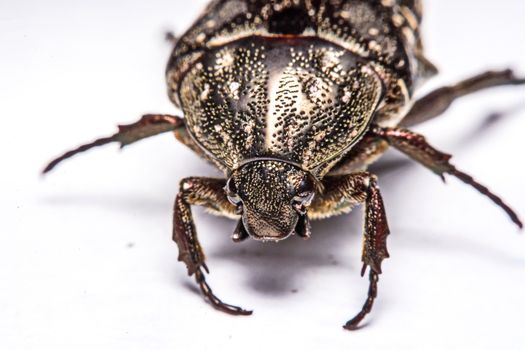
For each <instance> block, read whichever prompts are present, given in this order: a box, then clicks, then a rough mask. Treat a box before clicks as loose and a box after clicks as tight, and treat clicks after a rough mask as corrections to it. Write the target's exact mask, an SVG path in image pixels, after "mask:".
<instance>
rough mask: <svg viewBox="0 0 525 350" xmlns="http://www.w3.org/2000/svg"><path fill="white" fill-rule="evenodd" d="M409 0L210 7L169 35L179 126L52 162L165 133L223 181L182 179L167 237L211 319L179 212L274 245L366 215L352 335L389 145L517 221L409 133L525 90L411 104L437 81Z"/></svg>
mask: <svg viewBox="0 0 525 350" xmlns="http://www.w3.org/2000/svg"><path fill="white" fill-rule="evenodd" d="M421 16H422V9H421V2H420V1H419V0H272V1H265V0H215V1H212V2H211V3H210V4H209V5H208V7H207V8H206V10H205V11H204V13H203V14H202V15H201V16H200V17H199V18H198V19H197V21H196V22H195V23H194V24H193V25H192V26H191V27H190V28H189V29H188V30H187V32H186V33H185V34H184V35H182V36H181V37H180V38H178V39H177V38H175V37H172V41H173V42H174V49H173V52H172V54H171V57H170V60H169V63H168V66H167V71H166V78H167V84H168V94H169V98H170V99H171V101H172V102H173V103H174V104H175V106H176V107H178V108H180V109H181V110H182V111H183V114H184V119H183V118H180V117H177V116H171V115H161V114H159V115H145V116H143V117H142V119H140V120H139V121H138V122H136V123H134V124H130V125H123V126H119V130H118V132H117V133H116V134H114V135H112V136H109V137H105V138H101V139H98V140H96V141H94V142H92V143H88V144H85V145H82V146H80V147H78V148H77V149H74V150H72V151H69V152H67V153H65V154H64V155H62V156H60V157H58V158H57V159H55V160H53V161H52V162H51V163H49V165H48V166H47V167H46V168H45V169H44V173H46V172H48V171H50V170H51V169H53V168H54V167H55V166H56V165H57V164H58V163H60V162H61V161H63V160H64V159H66V158H69V157H71V156H73V155H75V154H77V153H80V152H84V151H86V150H88V149H90V148H92V147H95V146H101V145H104V144H107V143H111V142H119V143H120V145H121V146H122V147H124V146H126V145H129V144H131V143H134V142H136V141H139V140H141V139H144V138H147V137H150V136H154V135H157V134H160V133H164V132H173V133H174V134H175V136H176V138H177V139H178V140H179V141H180V142H182V143H183V144H184V145H186V146H188V147H189V148H190V149H192V150H193V151H195V153H197V154H198V155H199V156H201V157H204V158H206V159H207V160H208V161H210V162H211V163H213V164H214V165H215V166H216V167H218V168H219V169H220V170H222V171H223V172H224V174H225V179H216V178H205V177H191V178H186V179H184V180H182V181H181V184H180V192H179V194H178V195H177V197H176V199H175V209H174V219H173V221H174V224H173V239H174V241H175V242H176V243H177V245H178V249H179V260H181V261H183V262H184V263H185V264H186V266H187V268H188V273H189V275H193V276H195V279H196V281H197V283H198V285H199V286H200V289H201V291H202V293H203V295H204V296H205V298H206V299H207V300H208V301H209V302H210V303H211V304H212V305H213V306H214V307H215V308H217V309H219V310H221V311H224V312H227V313H230V314H234V315H249V314H251V311H247V310H245V309H242V308H240V307H237V306H233V305H229V304H226V303H223V302H222V301H221V300H220V299H219V298H217V297H216V296H215V294H214V293H213V292H212V290H211V288H210V287H209V285H208V284H207V282H206V279H205V272H209V270H208V267H207V266H206V263H205V259H204V253H203V250H202V248H201V246H200V244H199V241H198V237H197V232H196V229H195V225H194V223H193V219H192V213H191V206H192V205H201V206H205V207H207V208H208V209H211V210H212V211H214V212H217V213H220V214H222V215H225V216H229V217H232V218H235V219H237V220H238V225H237V226H236V229H235V231H234V233H233V236H232V238H233V240H234V241H235V242H240V241H242V240H244V239H246V238H248V237H251V238H254V239H256V240H260V241H272V242H277V241H280V240H282V239H285V238H287V237H288V236H290V235H292V234H296V235H298V236H300V237H303V238H308V237H309V236H310V235H311V229H310V220H311V219H320V218H324V217H329V216H333V215H337V214H341V213H347V212H349V211H350V210H351V209H352V207H353V206H355V205H358V204H363V205H364V207H365V209H364V210H365V225H364V242H363V250H362V262H363V267H362V270H361V274H362V275H364V274H365V273H366V272H367V270H368V275H369V280H370V284H369V290H368V296H367V298H366V301H365V303H364V305H363V307H362V310H361V311H360V312H359V313H358V314H357V315H356V316H355V317H354V318H352V319H351V320H350V321H348V322H347V323H346V324H345V326H344V327H345V328H346V329H350V330H351V329H356V328H357V327H358V325H359V323H360V322H361V321H362V319H363V318H364V317H365V315H366V314H367V313H369V312H370V310H371V308H372V305H373V303H374V299H375V297H376V295H377V283H378V279H379V275H380V274H381V263H382V261H383V260H384V259H385V258H387V257H388V256H389V255H388V251H387V247H386V238H387V236H388V234H389V229H388V224H387V218H386V215H385V209H384V205H383V200H382V198H381V193H380V190H379V187H378V184H377V178H376V176H374V175H373V174H371V173H369V172H367V171H366V169H367V166H368V165H369V164H371V163H372V162H374V161H375V160H377V159H378V158H379V157H380V156H381V155H382V154H383V153H384V152H385V151H386V149H387V148H389V147H394V148H396V149H398V150H399V151H401V152H403V153H404V154H406V155H407V156H409V157H410V158H412V159H414V160H415V161H417V162H418V163H420V164H422V165H424V166H425V167H427V168H429V169H430V170H432V171H433V172H434V173H436V174H437V175H439V176H441V177H442V178H443V177H444V176H445V175H450V176H454V177H456V178H458V179H459V180H461V181H463V182H464V183H466V184H468V185H471V186H472V187H474V188H475V189H476V190H478V191H479V192H480V193H482V194H483V195H485V196H487V197H488V198H489V199H491V200H492V201H493V202H494V203H495V204H497V205H498V206H499V207H501V208H502V209H503V210H504V211H505V212H506V213H507V214H508V216H509V217H510V219H511V220H512V221H513V222H514V223H515V224H516V225H518V226H519V227H520V228H521V227H522V223H521V221H520V219H519V218H518V216H517V215H516V213H515V212H514V211H513V210H512V209H511V208H510V207H509V206H507V205H506V204H505V203H504V202H503V201H502V200H501V199H500V198H499V197H498V196H496V195H495V194H493V193H492V192H491V191H490V190H489V189H488V188H487V187H485V186H483V185H481V184H479V183H478V182H476V181H475V180H474V179H473V178H472V177H471V176H470V175H468V174H466V173H464V172H462V171H461V170H459V169H458V168H456V167H455V166H454V165H453V164H452V163H451V162H450V158H451V156H450V155H448V154H446V153H443V152H441V151H439V150H437V149H435V148H434V147H433V146H431V145H430V144H428V143H427V141H426V140H425V138H424V137H423V136H421V135H419V134H417V133H415V132H412V131H410V130H409V129H408V128H409V127H410V126H413V125H415V124H418V123H421V122H424V121H427V120H429V119H432V118H434V117H437V116H439V115H440V114H442V113H443V112H444V111H445V110H446V109H447V108H448V107H449V106H450V105H451V104H452V103H453V102H454V101H455V100H456V99H457V98H459V97H461V96H464V95H467V94H471V93H474V92H476V91H479V90H482V89H486V88H490V87H494V86H501V85H517V84H523V83H525V79H518V78H516V77H515V76H514V74H513V73H512V71H510V70H503V71H489V72H485V73H483V74H480V75H477V76H475V77H472V78H470V79H467V80H464V81H461V82H459V83H457V84H455V85H451V86H446V87H443V88H440V89H437V90H435V91H433V92H431V93H429V94H428V95H426V96H424V97H423V98H421V99H419V100H417V101H415V100H414V98H413V96H414V92H415V91H416V89H417V87H418V86H420V85H421V83H423V82H424V81H425V80H427V79H428V78H430V77H432V76H433V75H435V74H436V73H437V69H436V68H435V67H434V65H433V64H432V63H431V62H430V61H429V60H428V59H426V58H425V56H424V53H423V45H422V41H421V37H420V23H421Z"/></svg>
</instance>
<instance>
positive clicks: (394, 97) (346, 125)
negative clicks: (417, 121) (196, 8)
mask: <svg viewBox="0 0 525 350" xmlns="http://www.w3.org/2000/svg"><path fill="white" fill-rule="evenodd" d="M420 10H421V9H420V5H419V2H418V1H393V0H391V1H388V0H383V1H357V0H354V1H341V0H326V1H313V0H312V1H308V0H304V1H297V0H296V1H248V0H246V1H239V0H219V1H214V2H212V3H211V4H210V5H209V6H208V8H207V9H206V11H205V12H204V14H203V15H202V16H201V17H200V18H199V19H198V20H197V21H196V23H195V24H194V25H193V26H192V27H191V28H190V29H189V30H188V32H186V33H185V34H184V35H183V36H182V37H181V38H180V40H179V42H178V43H177V45H176V47H175V49H174V51H173V54H172V56H171V59H170V62H169V64H168V69H167V79H168V87H169V95H170V98H171V99H172V101H173V102H174V103H175V104H176V105H177V106H179V107H181V108H182V109H183V111H184V115H185V118H186V123H187V128H188V131H189V133H190V135H191V136H192V137H193V139H194V141H195V142H196V143H197V144H198V145H199V146H200V147H201V148H202V149H203V150H204V151H205V152H206V153H207V154H208V155H209V156H210V158H211V159H212V160H214V161H215V162H216V164H217V165H219V166H220V167H221V168H223V169H224V170H231V169H235V168H237V167H239V166H240V165H241V164H242V163H243V162H245V161H246V160H249V159H254V158H261V157H272V158H278V159H283V160H286V161H289V162H293V163H296V164H298V166H300V167H301V168H303V169H305V170H308V171H310V172H312V173H318V172H320V171H321V170H320V169H326V164H335V163H336V162H337V160H338V159H340V158H341V157H342V156H343V155H344V154H345V153H347V152H348V151H349V150H350V149H351V148H352V146H353V145H355V144H356V143H357V142H358V141H359V139H360V137H361V136H362V135H363V134H364V132H366V130H367V127H368V126H369V124H370V123H371V121H372V120H375V122H376V123H379V124H381V125H395V124H397V123H398V122H399V120H400V119H401V118H402V117H403V115H404V113H405V112H406V110H407V108H408V107H409V102H410V98H411V94H412V91H413V89H414V88H415V85H416V84H418V83H419V82H420V81H422V80H423V78H425V77H426V76H427V75H429V73H432V72H433V67H432V66H431V65H430V64H429V63H428V61H426V60H425V59H424V57H423V56H422V54H421V42H420V40H419V31H418V25H419V22H420V19H421V18H420V13H421V12H420ZM323 171H324V170H323Z"/></svg>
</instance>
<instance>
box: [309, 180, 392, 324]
mask: <svg viewBox="0 0 525 350" xmlns="http://www.w3.org/2000/svg"><path fill="white" fill-rule="evenodd" d="M324 185H325V192H324V193H323V194H322V195H321V196H320V198H318V199H316V200H314V203H312V208H311V209H312V210H317V211H318V212H320V211H323V210H324V211H325V214H327V213H328V212H330V211H332V210H334V209H336V208H337V205H339V203H341V201H342V200H343V201H344V200H346V201H348V202H350V203H365V213H366V215H365V230H364V231H365V232H364V241H363V252H362V257H361V260H362V261H363V268H362V269H361V275H362V276H364V274H365V272H366V269H367V268H368V267H369V268H370V272H369V278H370V287H369V289H368V297H367V299H366V302H365V304H364V305H363V307H362V309H361V311H360V312H359V313H358V314H357V315H356V316H355V317H354V318H352V319H351V320H350V321H348V322H347V323H346V324H345V326H344V328H346V329H348V330H355V329H357V328H358V326H359V323H360V322H361V321H362V320H363V319H364V317H365V316H366V315H367V314H368V313H369V312H370V311H371V310H372V306H373V304H374V299H375V298H376V296H377V282H378V280H379V274H380V273H381V263H382V261H383V260H384V259H385V258H388V256H389V255H388V251H387V248H386V238H387V236H388V234H389V233H390V230H389V229H388V223H387V220H386V214H385V208H384V204H383V199H382V198H381V193H380V192H379V187H378V186H377V179H376V177H375V176H374V175H371V174H369V173H365V172H363V173H354V174H349V175H344V176H333V177H332V176H329V177H326V178H325V181H324ZM309 211H310V209H309Z"/></svg>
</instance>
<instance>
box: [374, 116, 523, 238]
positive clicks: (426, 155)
mask: <svg viewBox="0 0 525 350" xmlns="http://www.w3.org/2000/svg"><path fill="white" fill-rule="evenodd" d="M371 130H372V132H373V133H374V134H376V135H377V136H379V137H381V138H383V139H385V140H386V141H387V142H388V143H389V144H390V145H392V146H393V147H395V148H397V149H398V150H400V151H401V152H403V153H405V154H406V155H408V156H409V157H410V158H412V159H414V160H416V161H417V162H419V163H421V164H422V165H424V166H425V167H427V168H429V169H430V170H432V171H433V172H434V173H436V174H437V175H439V176H440V177H441V178H442V179H443V180H444V179H445V177H444V175H445V174H450V175H452V176H455V177H457V178H458V179H459V180H461V181H463V182H464V183H466V184H468V185H471V186H472V187H474V188H475V189H476V190H478V192H480V193H481V194H483V195H485V196H487V197H488V198H490V200H492V202H494V203H495V204H497V205H498V206H499V207H500V208H501V209H503V210H504V211H505V212H506V213H507V215H508V216H509V217H510V219H511V220H512V221H513V222H514V223H515V224H516V225H518V227H519V228H523V224H522V222H521V221H520V219H519V217H518V215H517V214H516V213H515V212H514V211H513V210H512V209H511V208H510V207H509V206H508V205H507V204H505V203H504V202H503V200H502V199H501V198H500V197H498V196H497V195H495V194H494V193H492V192H491V191H490V190H489V189H488V188H487V187H485V186H483V185H482V184H480V183H478V182H477V181H476V180H474V179H473V178H472V176H470V175H468V174H465V173H464V172H462V171H460V170H458V169H457V168H456V167H455V166H454V165H452V164H451V163H450V158H452V156H451V155H449V154H446V153H443V152H440V151H438V150H436V149H435V148H434V147H432V146H430V145H429V144H428V142H427V141H426V139H425V138H424V137H423V136H422V135H419V134H416V133H414V132H412V131H410V130H407V129H403V128H381V127H377V126H376V127H373V128H372V129H371Z"/></svg>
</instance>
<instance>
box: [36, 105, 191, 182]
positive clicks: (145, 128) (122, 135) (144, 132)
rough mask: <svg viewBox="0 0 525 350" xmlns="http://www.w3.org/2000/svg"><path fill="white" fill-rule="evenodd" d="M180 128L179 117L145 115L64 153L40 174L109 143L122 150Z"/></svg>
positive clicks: (182, 124)
mask: <svg viewBox="0 0 525 350" xmlns="http://www.w3.org/2000/svg"><path fill="white" fill-rule="evenodd" d="M180 127H184V121H183V119H181V118H179V117H175V116H171V115H165V114H146V115H144V116H142V118H141V119H140V120H139V121H138V122H135V123H133V124H129V125H119V126H118V129H119V131H118V132H117V133H115V134H114V135H112V136H109V137H103V138H100V139H97V140H95V141H93V142H90V143H87V144H85V145H82V146H80V147H77V148H75V149H74V150H71V151H68V152H66V153H64V154H63V155H61V156H60V157H58V158H56V159H54V160H52V161H51V162H50V163H49V164H48V165H47V166H46V167H45V168H44V170H43V171H42V174H46V173H48V172H50V171H51V170H53V168H55V167H56V166H57V165H58V164H59V163H61V162H62V161H63V160H66V159H68V158H71V157H73V156H74V155H77V154H79V153H82V152H85V151H87V150H90V149H91V148H94V147H98V146H103V145H107V144H108V143H111V142H119V143H120V147H121V148H122V147H124V146H127V145H129V144H132V143H134V142H137V141H139V140H142V139H145V138H147V137H150V136H155V135H158V134H161V133H163V132H167V131H173V130H175V129H177V128H180Z"/></svg>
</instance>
